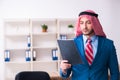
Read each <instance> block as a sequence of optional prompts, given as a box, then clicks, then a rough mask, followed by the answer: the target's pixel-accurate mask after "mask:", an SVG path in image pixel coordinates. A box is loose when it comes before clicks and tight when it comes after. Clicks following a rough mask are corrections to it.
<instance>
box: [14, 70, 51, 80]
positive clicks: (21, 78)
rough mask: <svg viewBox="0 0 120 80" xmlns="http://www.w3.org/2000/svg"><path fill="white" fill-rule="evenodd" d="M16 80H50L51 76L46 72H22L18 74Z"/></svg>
mask: <svg viewBox="0 0 120 80" xmlns="http://www.w3.org/2000/svg"><path fill="white" fill-rule="evenodd" d="M15 80H50V76H49V74H48V73H47V72H44V71H22V72H19V73H17V75H16V76H15Z"/></svg>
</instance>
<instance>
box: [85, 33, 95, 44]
mask: <svg viewBox="0 0 120 80" xmlns="http://www.w3.org/2000/svg"><path fill="white" fill-rule="evenodd" d="M96 38H97V36H96V35H93V36H92V37H91V41H92V42H94V41H95V39H96ZM83 40H84V43H86V42H87V37H86V36H85V35H83Z"/></svg>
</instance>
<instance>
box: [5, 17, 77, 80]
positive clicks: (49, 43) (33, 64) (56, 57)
mask: <svg viewBox="0 0 120 80" xmlns="http://www.w3.org/2000/svg"><path fill="white" fill-rule="evenodd" d="M75 23H76V19H75V18H59V19H58V18H31V19H13V18H10V19H4V40H5V41H4V64H5V70H4V72H5V73H4V78H5V79H4V80H13V79H14V78H15V75H16V74H17V73H18V72H20V71H46V72H48V73H49V74H52V73H58V72H59V65H60V60H61V57H60V52H59V49H58V45H57V39H71V38H74V36H75V35H74V29H75V28H73V31H68V27H67V26H68V25H69V24H73V25H74V26H75ZM43 24H46V25H47V26H48V30H47V32H42V28H41V25H43ZM61 36H62V37H61Z"/></svg>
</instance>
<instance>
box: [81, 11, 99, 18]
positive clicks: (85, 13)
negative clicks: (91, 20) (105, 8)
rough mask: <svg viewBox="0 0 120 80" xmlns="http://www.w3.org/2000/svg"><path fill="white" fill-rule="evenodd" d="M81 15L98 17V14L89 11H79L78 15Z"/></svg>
mask: <svg viewBox="0 0 120 80" xmlns="http://www.w3.org/2000/svg"><path fill="white" fill-rule="evenodd" d="M81 15H90V16H95V17H98V14H95V13H91V12H81V13H80V14H79V16H81Z"/></svg>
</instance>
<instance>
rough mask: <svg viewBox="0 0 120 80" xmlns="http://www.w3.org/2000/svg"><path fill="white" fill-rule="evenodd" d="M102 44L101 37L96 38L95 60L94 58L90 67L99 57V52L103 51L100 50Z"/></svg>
mask: <svg viewBox="0 0 120 80" xmlns="http://www.w3.org/2000/svg"><path fill="white" fill-rule="evenodd" d="M103 44H104V40H103V39H102V38H101V37H98V48H97V54H96V56H95V58H94V60H93V63H92V65H93V64H94V63H96V61H97V60H98V59H99V58H98V57H99V56H100V55H101V52H100V51H101V50H103V49H102V46H103Z"/></svg>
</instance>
